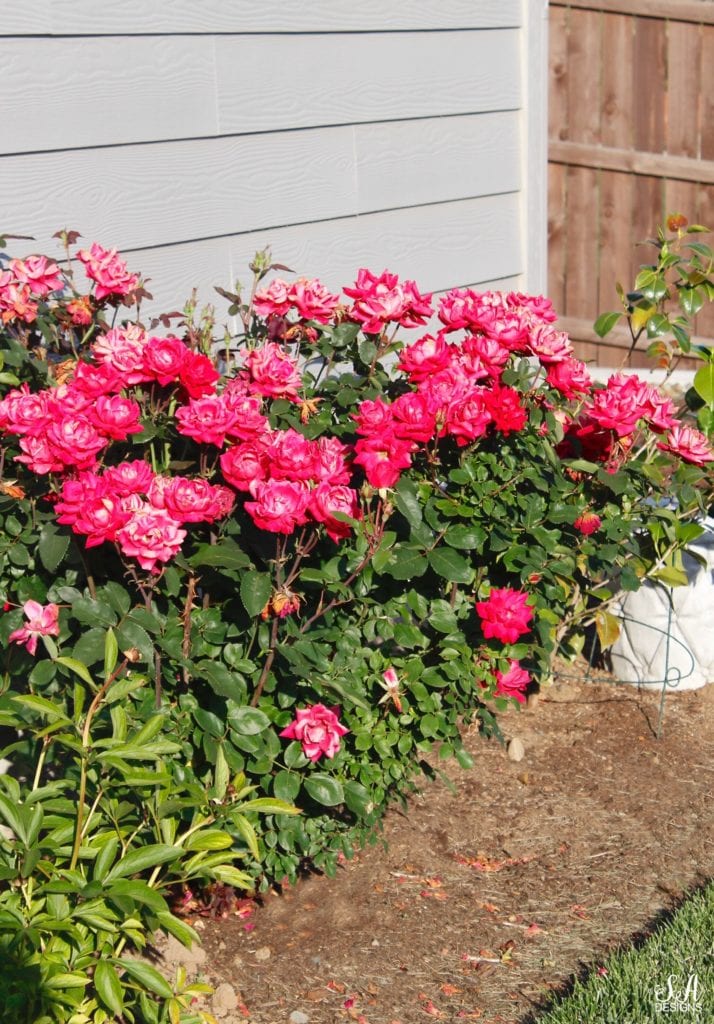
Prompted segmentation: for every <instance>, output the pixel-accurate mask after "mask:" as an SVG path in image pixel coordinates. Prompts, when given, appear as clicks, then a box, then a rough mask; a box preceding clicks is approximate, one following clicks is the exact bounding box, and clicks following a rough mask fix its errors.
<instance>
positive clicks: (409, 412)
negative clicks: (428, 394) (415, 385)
mask: <svg viewBox="0 0 714 1024" xmlns="http://www.w3.org/2000/svg"><path fill="white" fill-rule="evenodd" d="M392 417H393V421H394V433H395V434H396V436H397V437H399V438H401V439H403V440H405V441H419V442H421V443H422V444H425V443H426V442H427V441H431V439H432V438H433V436H434V432H435V430H436V416H435V415H434V413H433V412H432V411H431V410H430V409H429V403H428V402H427V400H426V398H424V396H423V395H420V394H416V393H415V392H413V391H408V392H407V393H406V394H405V395H399V397H398V398H395V399H394V401H393V402H392Z"/></svg>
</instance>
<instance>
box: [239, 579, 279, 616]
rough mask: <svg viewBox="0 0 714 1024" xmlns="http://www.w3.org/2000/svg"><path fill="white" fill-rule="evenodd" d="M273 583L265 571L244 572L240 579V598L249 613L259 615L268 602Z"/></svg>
mask: <svg viewBox="0 0 714 1024" xmlns="http://www.w3.org/2000/svg"><path fill="white" fill-rule="evenodd" d="M272 590H273V584H272V582H271V579H270V576H269V575H268V573H265V572H246V573H244V574H243V576H242V578H241V581H240V599H241V601H242V602H243V607H244V608H245V610H246V611H247V612H248V614H249V615H251V616H253V617H255V616H256V615H260V613H261V612H262V610H263V608H265V606H266V604H267V603H268V599H269V597H270V595H271V593H272Z"/></svg>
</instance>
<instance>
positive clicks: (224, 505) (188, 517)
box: [163, 476, 235, 523]
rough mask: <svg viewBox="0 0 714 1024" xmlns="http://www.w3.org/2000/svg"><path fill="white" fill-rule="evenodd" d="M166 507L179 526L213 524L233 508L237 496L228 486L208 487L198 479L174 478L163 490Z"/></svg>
mask: <svg viewBox="0 0 714 1024" xmlns="http://www.w3.org/2000/svg"><path fill="white" fill-rule="evenodd" d="M163 498H164V507H165V508H166V511H167V512H169V513H170V514H171V515H172V516H173V518H174V519H175V520H176V521H177V522H179V523H213V522H215V521H216V519H222V518H223V517H224V516H226V515H227V514H228V512H230V510H231V508H232V507H233V502H234V501H235V497H234V495H233V492H232V491H229V490H228V488H227V487H221V486H215V485H214V484H209V482H208V481H207V480H203V479H202V478H200V477H198V478H196V479H194V480H189V479H188V478H187V477H183V476H175V477H173V478H172V479H171V480H170V482H169V484H168V485H167V486H166V487H165V488H164V493H163Z"/></svg>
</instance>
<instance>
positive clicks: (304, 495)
mask: <svg viewBox="0 0 714 1024" xmlns="http://www.w3.org/2000/svg"><path fill="white" fill-rule="evenodd" d="M251 494H252V495H253V498H254V499H255V500H254V501H246V503H245V509H246V511H247V512H248V513H249V515H250V516H251V518H252V519H253V522H254V523H255V525H256V526H257V527H258V528H259V529H261V530H268V531H269V532H270V533H285V534H290V533H292V532H293V531H294V530H295V527H296V526H303V525H304V524H305V523H306V522H307V507H308V503H309V501H310V489H309V487H308V486H307V484H306V483H303V482H302V481H292V480H266V481H265V482H262V481H260V482H258V483H256V484H254V485H253V487H252V488H251Z"/></svg>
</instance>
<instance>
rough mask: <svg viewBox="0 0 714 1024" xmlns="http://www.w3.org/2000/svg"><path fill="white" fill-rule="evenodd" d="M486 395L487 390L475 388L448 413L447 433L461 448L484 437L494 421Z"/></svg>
mask: <svg viewBox="0 0 714 1024" xmlns="http://www.w3.org/2000/svg"><path fill="white" fill-rule="evenodd" d="M485 393H486V388H475V389H474V390H473V391H472V392H471V393H470V394H468V395H467V396H466V397H465V398H463V399H462V400H461V401H460V402H455V403H454V404H453V405H452V406H451V408H450V409H449V411H448V413H447V417H446V431H447V433H448V434H450V435H451V436H452V437H455V438H456V443H457V445H459V446H460V447H463V446H464V445H467V444H470V443H471V442H472V441H475V440H476V439H477V438H479V437H483V436H484V434H485V433H486V431H487V429H488V425H489V423H491V421H492V416H491V413H490V411H489V407H488V403H487V401H486V399H485V397H484V396H485Z"/></svg>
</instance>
